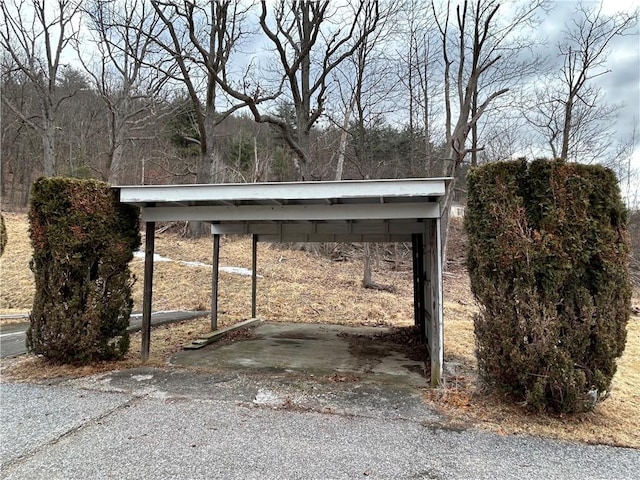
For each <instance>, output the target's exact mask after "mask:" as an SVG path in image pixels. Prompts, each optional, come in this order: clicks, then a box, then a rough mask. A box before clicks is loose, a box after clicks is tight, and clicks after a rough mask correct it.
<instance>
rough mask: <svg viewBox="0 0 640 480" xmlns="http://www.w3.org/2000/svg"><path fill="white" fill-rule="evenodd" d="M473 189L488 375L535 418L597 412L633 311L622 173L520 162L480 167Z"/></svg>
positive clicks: (476, 283) (470, 221)
mask: <svg viewBox="0 0 640 480" xmlns="http://www.w3.org/2000/svg"><path fill="white" fill-rule="evenodd" d="M467 182H468V183H467V184H468V192H469V199H468V208H467V212H466V217H465V227H466V230H467V233H468V235H469V239H468V242H469V251H468V267H469V274H470V276H471V288H472V291H473V294H474V296H475V297H476V299H477V300H478V301H479V303H480V305H481V308H480V313H479V314H478V315H477V316H476V317H475V319H474V328H475V335H476V355H477V359H478V367H479V371H480V375H481V378H482V379H483V380H484V381H485V382H486V383H488V384H489V385H493V386H495V387H497V388H499V389H500V390H502V391H505V392H508V393H511V394H513V395H514V396H515V398H517V399H519V400H524V401H526V404H527V405H528V406H529V407H530V408H532V409H535V410H551V411H557V412H576V411H584V410H587V409H590V408H592V407H593V405H594V404H595V401H596V400H597V399H598V398H602V397H603V396H604V395H605V393H606V392H607V391H608V390H609V387H610V384H611V380H612V378H613V375H614V373H615V371H616V358H617V357H619V356H620V355H621V354H622V352H623V350H624V346H625V340H626V325H627V321H628V319H629V313H630V298H631V287H630V282H629V271H628V257H629V241H628V236H627V231H626V222H627V218H626V210H625V207H624V204H623V202H622V200H621V198H620V191H619V188H618V184H617V180H616V177H615V175H614V174H613V172H611V171H610V170H608V169H605V168H603V167H601V166H587V165H580V164H568V163H565V162H563V161H561V160H554V161H547V160H536V161H534V162H532V163H531V164H530V165H529V164H527V162H526V161H524V160H521V161H513V162H499V163H493V164H488V165H486V166H483V167H481V168H478V169H476V170H474V171H472V172H470V173H469V176H468V178H467Z"/></svg>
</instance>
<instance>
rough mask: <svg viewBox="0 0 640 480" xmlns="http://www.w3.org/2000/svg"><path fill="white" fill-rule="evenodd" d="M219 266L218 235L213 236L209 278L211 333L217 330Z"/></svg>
mask: <svg viewBox="0 0 640 480" xmlns="http://www.w3.org/2000/svg"><path fill="white" fill-rule="evenodd" d="M219 266H220V235H219V234H217V233H214V234H213V262H212V270H213V275H212V277H211V331H212V332H213V331H215V330H217V329H218V277H219V275H220V272H219Z"/></svg>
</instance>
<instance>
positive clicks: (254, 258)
mask: <svg viewBox="0 0 640 480" xmlns="http://www.w3.org/2000/svg"><path fill="white" fill-rule="evenodd" d="M252 240H253V241H252V245H251V247H252V248H251V318H256V311H257V308H256V300H257V293H258V273H257V270H258V235H253V236H252Z"/></svg>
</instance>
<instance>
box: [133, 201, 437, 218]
mask: <svg viewBox="0 0 640 480" xmlns="http://www.w3.org/2000/svg"><path fill="white" fill-rule="evenodd" d="M439 215H440V208H439V207H438V203H437V202H421V203H394V204H380V205H375V206H372V205H366V204H349V205H343V204H335V205H242V206H229V207H210V206H203V207H201V206H197V207H190V206H184V207H145V208H143V209H142V220H144V221H145V222H172V221H185V220H186V221H207V222H244V221H304V220H386V219H403V218H404V219H411V218H413V219H416V218H438V217H439Z"/></svg>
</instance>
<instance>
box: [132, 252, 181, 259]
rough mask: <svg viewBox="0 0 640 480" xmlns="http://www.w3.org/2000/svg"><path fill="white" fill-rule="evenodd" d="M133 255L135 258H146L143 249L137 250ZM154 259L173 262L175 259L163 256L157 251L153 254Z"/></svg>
mask: <svg viewBox="0 0 640 480" xmlns="http://www.w3.org/2000/svg"><path fill="white" fill-rule="evenodd" d="M133 257H134V258H141V259H143V260H144V252H141V251H139V250H138V251H135V252H133ZM153 261H154V262H172V261H173V260H171V259H170V258H166V257H162V256H160V255H158V254H157V253H154V254H153Z"/></svg>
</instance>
